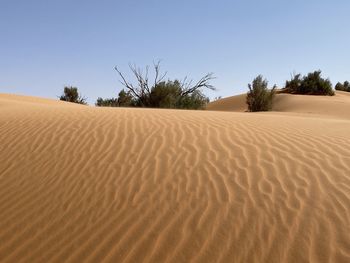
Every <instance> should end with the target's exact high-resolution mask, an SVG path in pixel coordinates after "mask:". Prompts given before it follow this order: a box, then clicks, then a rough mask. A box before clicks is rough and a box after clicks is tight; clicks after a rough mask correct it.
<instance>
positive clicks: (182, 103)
mask: <svg viewBox="0 0 350 263" xmlns="http://www.w3.org/2000/svg"><path fill="white" fill-rule="evenodd" d="M153 66H154V74H153V76H152V77H150V76H149V69H150V67H149V66H146V68H145V70H142V69H141V68H139V67H137V66H136V65H129V67H130V70H131V72H132V75H133V76H134V77H135V81H134V83H133V82H132V81H128V80H127V79H126V76H124V74H123V73H122V72H121V71H120V70H119V69H118V68H117V67H115V70H116V71H117V72H118V74H119V76H120V79H121V80H120V82H121V84H122V85H123V86H124V87H125V88H126V90H127V91H128V92H127V94H129V96H130V99H131V102H132V103H130V106H135V107H151V108H176V109H203V108H204V107H205V105H206V104H207V103H208V102H209V99H208V98H207V97H206V96H205V95H204V94H203V92H202V91H203V89H210V90H215V88H214V87H213V86H212V85H211V83H210V81H211V80H212V79H213V78H214V77H213V74H212V73H208V74H206V75H204V76H203V77H202V78H201V79H199V80H198V81H197V82H193V81H192V80H188V79H187V78H184V80H183V81H179V80H178V79H175V80H164V79H165V76H166V73H161V71H160V62H159V61H158V63H154V65H153ZM118 100H119V99H118ZM117 106H121V105H119V104H118V105H117Z"/></svg>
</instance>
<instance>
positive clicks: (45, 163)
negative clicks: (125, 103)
mask: <svg viewBox="0 0 350 263" xmlns="http://www.w3.org/2000/svg"><path fill="white" fill-rule="evenodd" d="M242 98H243V104H242V105H244V96H242ZM276 100H277V102H276V109H277V110H278V111H279V112H278V113H275V112H269V113H236V112H215V111H181V110H152V109H122V108H94V107H87V106H81V105H75V104H70V103H65V102H59V101H52V100H44V99H38V98H30V97H23V96H15V95H5V94H0V262H350V235H349V233H350V117H349V116H350V96H348V94H343V93H341V94H339V93H337V95H336V96H334V97H306V96H304V97H303V96H295V97H294V96H293V95H287V94H281V95H278V97H277V99H276ZM219 102H220V101H219ZM219 102H216V103H217V104H219ZM221 102H222V101H221ZM238 102H240V103H242V102H241V101H239V100H238ZM293 105H294V106H293ZM221 106H222V105H221ZM210 107H212V105H210ZM210 107H209V108H210ZM212 109H214V108H212ZM286 111H288V112H286ZM303 112H304V113H303Z"/></svg>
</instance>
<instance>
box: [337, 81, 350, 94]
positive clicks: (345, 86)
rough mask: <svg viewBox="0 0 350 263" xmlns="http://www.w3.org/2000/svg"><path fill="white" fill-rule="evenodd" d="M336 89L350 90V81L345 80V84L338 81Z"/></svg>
mask: <svg viewBox="0 0 350 263" xmlns="http://www.w3.org/2000/svg"><path fill="white" fill-rule="evenodd" d="M335 89H336V90H341V91H348V92H350V83H349V81H345V82H344V84H342V83H340V82H338V83H337V84H336V85H335Z"/></svg>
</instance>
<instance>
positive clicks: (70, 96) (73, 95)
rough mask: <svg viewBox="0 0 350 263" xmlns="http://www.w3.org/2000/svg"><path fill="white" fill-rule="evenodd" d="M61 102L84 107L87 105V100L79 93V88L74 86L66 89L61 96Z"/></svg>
mask: <svg viewBox="0 0 350 263" xmlns="http://www.w3.org/2000/svg"><path fill="white" fill-rule="evenodd" d="M60 100H63V101H68V102H73V103H79V104H84V105H86V104H87V103H86V98H84V97H82V96H81V95H80V94H79V92H78V88H76V87H73V86H70V87H64V90H63V94H62V95H61V97H60Z"/></svg>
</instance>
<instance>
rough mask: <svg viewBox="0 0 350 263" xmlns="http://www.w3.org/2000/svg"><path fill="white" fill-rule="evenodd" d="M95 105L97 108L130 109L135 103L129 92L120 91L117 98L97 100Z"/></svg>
mask: <svg viewBox="0 0 350 263" xmlns="http://www.w3.org/2000/svg"><path fill="white" fill-rule="evenodd" d="M95 105H96V106H98V107H131V106H135V101H134V100H133V97H132V96H131V94H130V92H126V91H125V90H124V89H122V90H121V91H120V92H119V94H118V98H109V99H103V98H98V99H97V101H96V103H95Z"/></svg>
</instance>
